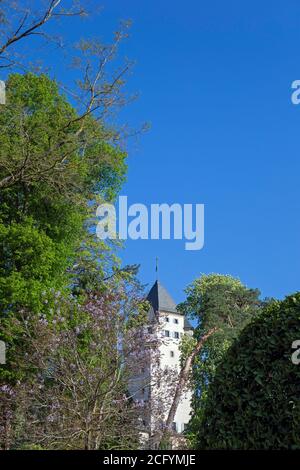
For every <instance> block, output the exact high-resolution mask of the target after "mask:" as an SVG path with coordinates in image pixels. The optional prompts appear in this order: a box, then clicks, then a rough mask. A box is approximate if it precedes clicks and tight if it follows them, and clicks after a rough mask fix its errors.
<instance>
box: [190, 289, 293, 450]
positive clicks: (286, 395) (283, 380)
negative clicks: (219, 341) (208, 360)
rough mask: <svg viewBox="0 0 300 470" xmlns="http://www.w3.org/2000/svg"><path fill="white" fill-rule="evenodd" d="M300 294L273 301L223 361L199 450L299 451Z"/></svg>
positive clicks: (209, 398) (208, 402)
mask: <svg viewBox="0 0 300 470" xmlns="http://www.w3.org/2000/svg"><path fill="white" fill-rule="evenodd" d="M297 339H300V293H297V294H295V295H292V296H289V297H287V298H286V299H285V300H284V301H282V302H279V301H277V302H272V303H270V304H269V305H268V306H266V307H265V309H264V311H263V313H262V314H261V315H260V316H259V317H258V318H256V319H255V320H254V321H253V322H251V324H249V325H248V326H247V327H246V328H245V329H244V330H243V331H242V333H241V334H240V337H239V338H238V339H237V340H236V341H235V342H234V343H233V345H232V346H231V347H230V349H229V350H228V351H227V353H226V354H225V356H224V357H223V360H222V363H221V364H220V365H219V367H218V368H217V371H216V373H215V377H214V379H213V382H212V384H211V386H210V388H209V391H208V396H207V400H206V403H205V409H204V413H203V419H202V421H201V422H199V423H198V424H199V427H198V430H197V439H196V442H197V447H198V448H201V449H202V448H204V449H215V448H222V449H300V366H296V365H294V364H293V363H292V361H291V354H292V349H291V345H292V343H293V341H295V340H297Z"/></svg>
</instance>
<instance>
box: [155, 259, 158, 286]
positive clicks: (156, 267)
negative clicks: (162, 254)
mask: <svg viewBox="0 0 300 470" xmlns="http://www.w3.org/2000/svg"><path fill="white" fill-rule="evenodd" d="M155 272H156V280H157V281H158V257H156V264H155Z"/></svg>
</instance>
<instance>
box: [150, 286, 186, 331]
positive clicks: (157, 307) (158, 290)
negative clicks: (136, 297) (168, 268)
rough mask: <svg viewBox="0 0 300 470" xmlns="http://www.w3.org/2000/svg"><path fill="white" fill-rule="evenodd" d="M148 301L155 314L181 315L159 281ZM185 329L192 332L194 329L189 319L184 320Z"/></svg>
mask: <svg viewBox="0 0 300 470" xmlns="http://www.w3.org/2000/svg"><path fill="white" fill-rule="evenodd" d="M147 300H148V301H149V302H150V304H151V306H152V308H153V310H154V312H157V311H159V312H170V313H179V314H180V312H178V311H177V309H176V304H175V302H174V300H173V299H172V297H171V296H170V294H169V292H168V291H167V290H166V289H165V288H164V286H162V285H161V283H160V282H159V281H155V283H154V284H153V286H152V287H151V289H150V292H149V294H148V296H147ZM184 329H186V330H191V329H193V327H192V325H191V324H190V322H189V321H188V319H187V318H186V317H185V318H184Z"/></svg>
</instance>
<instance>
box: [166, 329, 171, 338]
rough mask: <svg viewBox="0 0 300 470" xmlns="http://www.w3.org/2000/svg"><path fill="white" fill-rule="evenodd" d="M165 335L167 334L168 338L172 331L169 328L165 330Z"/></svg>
mask: <svg viewBox="0 0 300 470" xmlns="http://www.w3.org/2000/svg"><path fill="white" fill-rule="evenodd" d="M165 336H166V337H167V338H169V337H170V332H169V330H165Z"/></svg>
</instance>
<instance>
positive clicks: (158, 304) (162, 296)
mask: <svg viewBox="0 0 300 470" xmlns="http://www.w3.org/2000/svg"><path fill="white" fill-rule="evenodd" d="M147 300H148V301H149V302H150V304H151V305H152V307H153V310H154V311H155V312H157V311H160V312H161V311H163V312H171V313H178V312H177V310H176V304H175V302H174V300H173V299H172V297H171V296H170V294H169V292H168V291H167V290H166V289H165V288H164V286H162V285H161V283H160V282H159V281H155V283H154V284H153V286H152V288H151V290H150V292H149V294H148V296H147Z"/></svg>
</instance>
